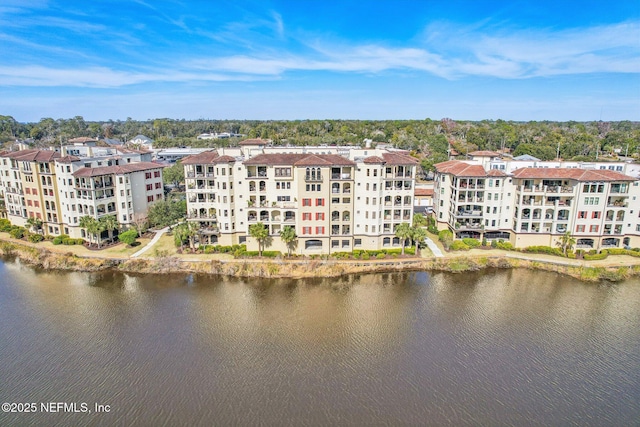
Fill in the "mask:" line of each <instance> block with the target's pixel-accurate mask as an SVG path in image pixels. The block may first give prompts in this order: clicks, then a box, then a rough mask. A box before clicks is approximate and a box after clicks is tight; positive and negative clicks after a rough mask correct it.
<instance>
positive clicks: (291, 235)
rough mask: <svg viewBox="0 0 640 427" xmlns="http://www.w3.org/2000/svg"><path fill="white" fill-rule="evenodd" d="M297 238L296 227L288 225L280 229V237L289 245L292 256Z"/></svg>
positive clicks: (288, 248)
mask: <svg viewBox="0 0 640 427" xmlns="http://www.w3.org/2000/svg"><path fill="white" fill-rule="evenodd" d="M297 238H298V235H297V234H296V229H295V228H293V227H291V226H290V225H286V226H284V227H283V228H282V230H280V239H281V240H282V241H283V242H284V243H285V245H287V250H288V252H289V256H291V249H293V247H294V246H295V243H296V239H297Z"/></svg>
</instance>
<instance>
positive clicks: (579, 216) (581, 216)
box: [578, 211, 587, 219]
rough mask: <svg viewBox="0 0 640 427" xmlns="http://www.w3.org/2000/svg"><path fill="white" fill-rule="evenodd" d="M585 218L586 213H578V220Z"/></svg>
mask: <svg viewBox="0 0 640 427" xmlns="http://www.w3.org/2000/svg"><path fill="white" fill-rule="evenodd" d="M586 217H587V211H580V212H578V218H581V219H584V218H586Z"/></svg>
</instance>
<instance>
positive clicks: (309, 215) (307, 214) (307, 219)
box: [302, 212, 311, 221]
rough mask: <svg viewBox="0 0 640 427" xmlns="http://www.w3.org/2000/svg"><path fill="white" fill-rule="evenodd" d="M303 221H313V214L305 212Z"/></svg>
mask: <svg viewBox="0 0 640 427" xmlns="http://www.w3.org/2000/svg"><path fill="white" fill-rule="evenodd" d="M302 220H303V221H311V212H303V213H302Z"/></svg>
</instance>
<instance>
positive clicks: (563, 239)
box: [556, 231, 576, 256]
mask: <svg viewBox="0 0 640 427" xmlns="http://www.w3.org/2000/svg"><path fill="white" fill-rule="evenodd" d="M575 244H576V239H575V237H573V236H572V235H571V232H570V231H567V232H566V233H564V234H563V235H562V236H560V240H558V241H557V242H556V246H559V247H560V249H562V253H563V254H564V256H567V252H568V251H570V250H571V249H573V245H575Z"/></svg>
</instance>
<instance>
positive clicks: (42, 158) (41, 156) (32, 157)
mask: <svg viewBox="0 0 640 427" xmlns="http://www.w3.org/2000/svg"><path fill="white" fill-rule="evenodd" d="M1 157H8V158H10V159H16V160H22V161H25V162H50V161H52V160H53V159H59V158H60V153H58V152H57V151H51V150H34V149H31V150H20V151H10V152H5V153H4V154H2V155H1Z"/></svg>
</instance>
